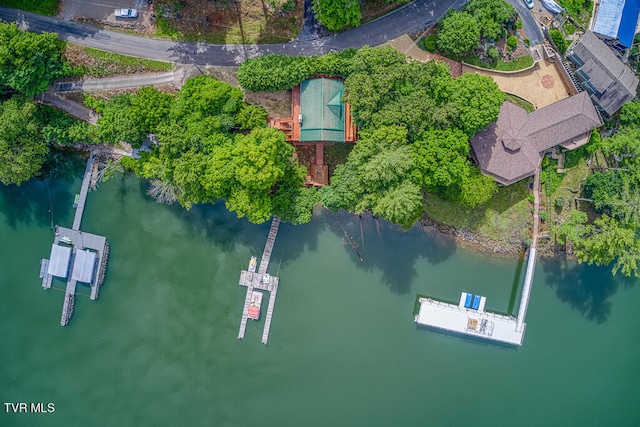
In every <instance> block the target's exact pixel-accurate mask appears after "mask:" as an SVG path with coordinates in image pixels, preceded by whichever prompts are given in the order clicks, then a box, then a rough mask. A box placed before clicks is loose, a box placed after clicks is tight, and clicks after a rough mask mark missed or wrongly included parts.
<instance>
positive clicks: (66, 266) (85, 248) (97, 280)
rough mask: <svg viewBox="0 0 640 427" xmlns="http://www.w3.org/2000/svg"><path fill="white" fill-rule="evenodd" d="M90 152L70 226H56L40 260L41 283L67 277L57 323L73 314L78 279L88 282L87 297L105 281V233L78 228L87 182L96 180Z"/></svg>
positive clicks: (93, 295) (46, 285)
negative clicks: (48, 250)
mask: <svg viewBox="0 0 640 427" xmlns="http://www.w3.org/2000/svg"><path fill="white" fill-rule="evenodd" d="M95 171H96V168H95V164H94V161H93V153H91V154H90V155H89V160H88V161H87V167H86V169H85V173H84V177H83V179H82V188H81V189H80V194H79V195H77V196H76V198H75V200H74V207H75V208H76V213H75V217H74V220H73V228H65V227H60V226H56V228H55V235H54V238H53V245H51V256H50V257H49V259H43V260H41V261H40V278H41V279H42V287H43V288H44V289H50V288H51V284H52V281H53V277H54V276H55V277H59V278H61V279H67V287H66V289H65V296H64V303H63V306H62V315H61V318H60V324H61V325H62V326H66V325H67V324H68V323H69V320H70V319H71V316H72V315H73V309H74V306H75V295H76V286H77V284H78V282H81V283H86V284H88V285H89V287H90V289H91V291H90V296H89V299H91V300H96V299H98V295H99V293H100V286H101V285H102V283H103V282H104V277H105V274H106V269H107V259H108V257H109V243H108V242H107V238H106V237H104V236H98V235H96V234H91V233H86V232H83V231H80V223H81V222H82V214H83V213H84V205H85V203H86V200H87V193H88V191H89V186H90V184H91V183H92V182H94V181H95V177H94V175H95Z"/></svg>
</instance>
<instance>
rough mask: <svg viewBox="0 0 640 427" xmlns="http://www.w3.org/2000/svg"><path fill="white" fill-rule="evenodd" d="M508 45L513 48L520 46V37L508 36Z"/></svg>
mask: <svg viewBox="0 0 640 427" xmlns="http://www.w3.org/2000/svg"><path fill="white" fill-rule="evenodd" d="M507 46H509V47H510V48H511V50H515V48H516V47H518V38H517V37H516V36H509V37H507Z"/></svg>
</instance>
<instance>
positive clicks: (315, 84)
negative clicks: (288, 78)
mask: <svg viewBox="0 0 640 427" xmlns="http://www.w3.org/2000/svg"><path fill="white" fill-rule="evenodd" d="M343 93H344V82H343V81H342V80H334V79H325V78H319V79H311V80H305V81H304V82H302V84H301V85H300V113H301V114H302V124H301V125H300V141H324V142H344V141H345V134H344V122H345V107H344V102H342V101H341V98H342V94H343Z"/></svg>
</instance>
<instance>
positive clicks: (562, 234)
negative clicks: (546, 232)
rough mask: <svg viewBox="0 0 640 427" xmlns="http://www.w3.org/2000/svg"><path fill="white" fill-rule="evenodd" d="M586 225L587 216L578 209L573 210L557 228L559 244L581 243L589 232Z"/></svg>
mask: <svg viewBox="0 0 640 427" xmlns="http://www.w3.org/2000/svg"><path fill="white" fill-rule="evenodd" d="M586 224H587V214H586V213H584V212H582V211H579V210H577V209H572V210H571V212H569V215H568V216H567V218H566V219H565V220H564V221H563V222H562V224H560V225H559V226H557V227H555V232H556V235H557V239H558V243H560V244H562V245H565V244H567V243H571V244H574V245H575V244H576V243H579V242H580V240H582V239H583V238H584V236H585V235H586V234H587V232H588V228H587V226H586Z"/></svg>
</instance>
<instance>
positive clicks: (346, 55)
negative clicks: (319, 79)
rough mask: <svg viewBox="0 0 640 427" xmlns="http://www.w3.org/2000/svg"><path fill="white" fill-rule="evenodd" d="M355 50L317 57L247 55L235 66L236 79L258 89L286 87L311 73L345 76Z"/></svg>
mask: <svg viewBox="0 0 640 427" xmlns="http://www.w3.org/2000/svg"><path fill="white" fill-rule="evenodd" d="M355 52H356V51H355V50H353V49H347V50H344V51H342V52H337V53H330V54H327V55H324V56H320V57H317V56H311V57H303V56H300V57H291V56H287V55H276V54H270V55H265V56H260V57H258V58H253V59H248V60H246V61H245V62H243V63H242V65H241V66H240V68H239V69H238V82H239V83H240V86H242V87H243V88H244V89H246V90H251V91H254V92H259V91H278V90H284V89H290V88H292V87H294V86H295V85H297V84H299V83H301V82H303V81H304V80H307V79H308V78H310V77H312V76H314V75H322V74H324V75H330V76H342V77H346V75H347V74H348V67H349V63H350V60H351V58H352V57H353V55H354V54H355Z"/></svg>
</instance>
